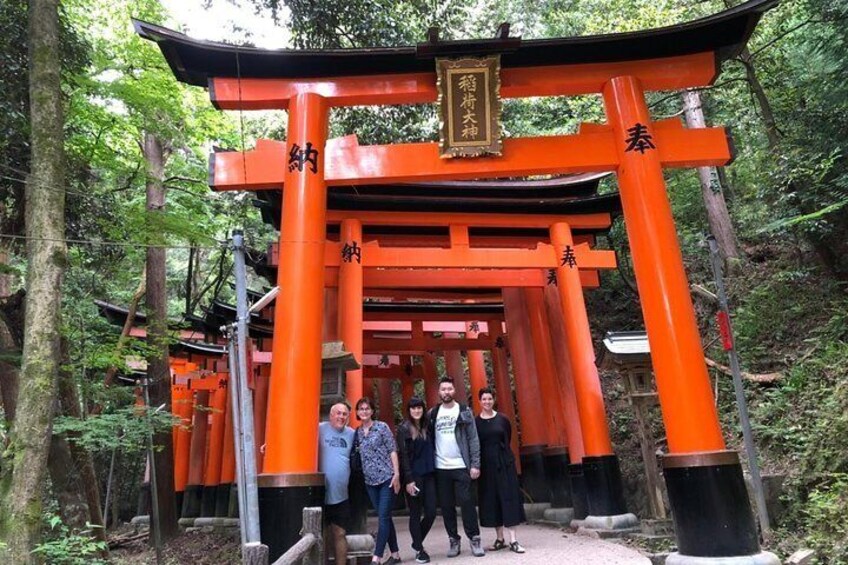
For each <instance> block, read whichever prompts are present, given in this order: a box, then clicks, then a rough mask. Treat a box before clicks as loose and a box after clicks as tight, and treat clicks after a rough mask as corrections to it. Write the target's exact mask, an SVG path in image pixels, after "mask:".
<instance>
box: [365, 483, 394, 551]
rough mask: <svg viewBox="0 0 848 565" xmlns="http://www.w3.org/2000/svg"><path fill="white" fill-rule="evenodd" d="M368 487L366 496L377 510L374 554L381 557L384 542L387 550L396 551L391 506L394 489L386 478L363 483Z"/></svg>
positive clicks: (392, 504) (392, 505)
mask: <svg viewBox="0 0 848 565" xmlns="http://www.w3.org/2000/svg"><path fill="white" fill-rule="evenodd" d="M365 488H366V489H368V498H370V499H371V504H372V505H373V506H374V509H375V510H376V511H377V541H376V543H375V545H374V555H375V556H377V557H380V558H382V557H383V553H385V551H386V543H387V542H388V544H389V551H391V552H392V553H397V552H398V550H399V548H398V542H397V534H396V533H395V524H394V522H392V507H394V504H395V491H393V490H392V481H391V480H388V481H386V482H385V483H381V484H379V485H365Z"/></svg>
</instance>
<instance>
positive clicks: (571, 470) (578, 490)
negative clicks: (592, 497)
mask: <svg viewBox="0 0 848 565" xmlns="http://www.w3.org/2000/svg"><path fill="white" fill-rule="evenodd" d="M568 481H569V482H570V483H571V503H572V504H573V505H574V506H573V508H574V519H575V520H582V519H583V518H585V517H586V516H588V515H589V500H588V499H587V498H586V479H585V478H584V477H583V464H582V463H572V464H570V465H569V466H568Z"/></svg>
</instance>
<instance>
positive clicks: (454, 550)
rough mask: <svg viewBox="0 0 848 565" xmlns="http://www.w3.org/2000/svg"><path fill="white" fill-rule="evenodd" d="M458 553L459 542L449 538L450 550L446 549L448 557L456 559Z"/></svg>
mask: <svg viewBox="0 0 848 565" xmlns="http://www.w3.org/2000/svg"><path fill="white" fill-rule="evenodd" d="M459 551H460V546H459V540H458V539H453V538H450V549H448V557H456V556H457V555H459Z"/></svg>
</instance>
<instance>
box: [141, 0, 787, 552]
mask: <svg viewBox="0 0 848 565" xmlns="http://www.w3.org/2000/svg"><path fill="white" fill-rule="evenodd" d="M775 4H776V0H751V1H749V2H746V3H745V4H743V5H741V6H737V7H736V8H733V9H730V10H727V11H725V12H722V13H721V14H717V15H715V16H711V17H709V18H704V19H703V20H699V21H697V22H690V23H688V24H683V25H679V26H672V27H668V28H662V29H657V30H649V31H645V32H637V33H625V34H617V35H616V34H613V35H607V36H599V37H580V38H569V39H554V40H538V41H528V42H524V43H520V44H519V45H517V46H516V42H515V41H512V42H508V43H509V47H508V48H507V47H504V46H503V45H499V43H498V40H488V41H479V42H477V43H474V42H444V43H428V44H422V45H420V46H419V47H418V48H417V49H416V48H413V47H410V48H393V49H385V50H384V49H369V50H347V51H345V50H337V51H329V52H296V51H287V50H280V51H275V52H269V51H262V50H255V49H245V48H235V47H227V46H222V45H210V44H208V43H206V42H199V41H192V40H189V39H187V38H185V37H184V36H182V35H180V34H176V33H174V32H171V31H168V30H165V29H162V28H158V27H156V26H152V25H149V24H143V23H140V22H137V30H138V31H139V33H140V34H142V35H143V36H145V37H147V38H149V39H152V40H155V41H157V42H158V43H159V44H160V46H161V47H162V50H163V53H164V54H165V56H166V58H167V59H168V62H169V64H170V65H171V68H172V69H173V70H174V72H175V74H176V76H177V77H178V78H179V79H180V80H184V81H186V82H190V83H194V84H200V85H204V86H205V85H207V81H208V86H209V87H210V95H211V98H212V100H213V102H214V103H215V104H216V105H217V106H218V107H219V108H228V109H237V108H243V109H259V108H285V109H288V111H289V122H288V136H287V142H286V143H285V144H279V145H278V146H276V148H273V149H272V148H271V146H270V145H266V146H265V147H263V148H257V150H255V151H252V152H245V153H244V154H239V155H231V156H230V157H231V160H232V161H231V163H232V166H231V167H227V166H226V164H225V161H226V158H221V157H222V156H221V155H218V156H216V159H215V163H214V164H213V166H214V170H215V174H216V177H217V175H218V174H219V173H220V174H221V175H222V176H221V183H220V186H221V187H223V186H224V185H225V184H228V185H229V187H230V188H238V189H259V188H276V189H280V188H283V187H282V186H281V185H280V184H279V181H278V179H279V178H280V176H283V178H284V183H283V185H284V187H285V188H284V193H283V198H284V204H283V216H282V221H281V233H280V249H281V260H280V273H281V279H282V276H283V275H282V274H285V279H284V280H282V281H281V282H284V283H285V284H283V285H280V286H281V292H280V295H279V296H278V298H277V306H278V307H277V308H276V309H275V323H274V327H275V332H274V340H273V343H274V347H273V349H274V351H275V352H276V353H279V355H274V359H273V365H272V377H271V394H270V402H269V408H268V419H269V427H268V430H269V438H268V452H267V454H266V458H265V467H264V473H265V474H264V475H263V477H262V478H261V482H260V505H261V506H262V508H261V509H260V515H261V517H262V520H263V526H265V527H264V528H263V540H266V538H267V540H266V541H267V543H269V545H270V546H271V553H272V557H274V556H276V555H278V554H279V553H281V552H282V551H283V550H284V549H285V548H286V547H287V546H288V545H291V543H293V542H294V540H295V539H296V535H297V534H296V532H297V530H298V528H299V520H297V519H295V518H293V517H292V516H286V510H285V508H286V506H287V505H288V506H289V507H295V508H299V507H302V506H303V504H304V503H309V502H313V501H315V500H316V499H317V498H318V497H319V496H320V487H319V486H318V485H319V481H320V476H316V470H317V441H316V437H315V432H314V431H313V432H311V433H310V431H309V430H308V428H309V426H308V425H307V426H304V425H303V422H317V420H318V414H317V409H318V393H319V385H320V365H321V332H322V328H321V326H322V316H321V311H322V307H323V284H322V282H323V277H324V269H325V265H324V257H325V246H326V241H325V230H326V224H327V222H328V220H329V219H330V217H329V214H328V212H327V210H326V201H327V187H328V186H335V185H339V184H345V185H356V184H363V183H375V182H403V181H406V182H410V181H421V180H433V179H467V178H485V177H506V176H521V175H534V174H559V173H571V172H586V171H606V170H614V171H616V175H617V178H618V184H619V188H620V191H621V199H622V206H623V211H624V217H625V223H626V227H627V233H628V238H629V241H630V247H631V252H632V256H633V265H634V271H635V275H636V280H637V284H638V288H639V292H640V297H641V303H642V311H643V315H644V318H645V324H646V329H647V332H648V336H649V340H650V342H651V356H652V360H653V365H654V369H655V374H656V380H657V389H658V393H659V399H660V404H661V407H662V411H663V419H664V422H665V427H666V432H667V437H668V444H669V450H670V454H669V455H667V456H666V457H664V461H663V463H664V467H665V479H666V484H667V487H668V492H669V499H670V503H671V507H672V511H673V516H674V520H675V525H676V530H677V538H678V547H679V550H680V551H679V554H675V556H673V557H672V558H670V560H669V561H670V562H674V563H680V562H687V560H691V561H698V560H699V559H701V558H703V557H733V556H738V557H740V558H742V557H743V556H751V555H757V554H759V555H758V559H759V562H763V563H766V562H774V563H777V562H778V561H777V560H776V558H774V559H773V560H772V559H771V558H770V557H773V556H770V554H765V553H761V552H760V549H759V544H758V541H757V534H756V527H755V525H754V521H753V515H752V513H751V509H750V505H749V503H748V500H747V497H746V496H745V495H744V493H745V486H744V481H743V478H742V472H741V466H740V464H739V459H738V455H737V454H736V453H735V452H732V451H728V450H726V446H725V443H724V439H723V437H722V432H721V427H720V424H719V420H718V415H717V412H716V409H715V406H714V404H713V398H712V393H711V388H710V381H709V377H708V374H707V370H706V365H705V362H704V354H703V350H702V347H701V343H700V337H699V334H698V327H697V323H696V318H695V313H694V309H693V307H692V303H691V298H690V296H689V293H688V284H687V280H686V273H685V270H684V267H683V261H682V256H681V253H680V249H679V246H678V243H677V239H676V231H675V226H674V221H673V218H672V215H671V208H670V204H669V201H668V197H667V194H666V190H665V184H664V181H663V172H662V171H663V168H667V167H693V166H707V165H712V166H721V165H725V164H727V163H728V162H729V161H730V159H731V152H730V147H729V145H728V143H727V140H726V133H725V131H724V130H723V129H722V128H707V129H695V130H685V129H683V128H682V127H678V126H672V125H670V124H667V123H663V122H654V121H653V120H652V119H651V117H650V114H649V111H648V108H647V105H646V103H645V97H644V93H645V91H646V90H668V89H681V88H688V87H697V86H706V85H708V84H710V83H711V82H712V81H713V80H714V79H715V77H716V75H717V70H718V66H719V64H720V63H721V62H722V61H723V60H724V59H726V58H727V57H730V56H732V55H734V54H735V53H738V51H739V50H740V49H741V48H742V46H743V45H744V44H745V42H746V41H747V39H748V37H749V36H750V33H751V32H752V31H753V28H754V26H755V25H756V23H757V21H758V20H759V17H760V16H761V14H762V13H763V12H764V11H765V10H767V9H768V8H770V7H772V6H774V5H775ZM493 52H494V53H500V54H501V67H502V72H501V76H500V79H501V85H502V86H501V94H502V96H504V97H527V96H554V95H575V94H587V93H600V94H602V96H603V100H604V106H605V110H606V114H607V119H608V123H607V124H604V125H593V126H589V127H585V128H582V129H581V131H580V132H579V133H578V134H576V135H571V136H556V137H549V138H530V139H508V140H505V141H504V142H503V155H502V156H500V157H486V158H478V159H465V160H441V159H439V157H438V146H437V144H435V143H419V144H401V145H394V146H392V145H389V146H374V147H351V146H347V147H345V146H333V145H329V144H327V138H326V132H327V125H328V124H327V122H328V116H329V110H330V108H331V107H339V106H352V105H363V104H365V105H368V104H372V105H377V104H410V103H422V102H433V101H435V99H436V89H435V75H434V73H433V72H432V66H431V65H432V64H433V63H432V57H433V56H435V55H439V56H456V55H458V54H462V55H468V54H483V53H493ZM416 55H418V57H416ZM428 57H429V60H428ZM634 135H638V136H640V138H641V139H645V138H647V139H649V140H651V143H650V144H649V147H648V148H647V149H646V148H645V147H644V146H643V147H640V148H639V149H636V148H635V146H634V144H633V140H634V137H633V136H634ZM307 144H309V145H307ZM304 147H312V148H315V150H316V151H317V152H318V153H317V154H316V155H315V163H314V165H315V166H314V167H309V166H306V167H300V168H298V167H287V164H286V163H287V160H286V157H287V156H288V155H289V152H290V150H292V149H293V150H294V151H297V150H298V148H304ZM281 173H282V175H281ZM216 182H217V181H216ZM549 229H550V239H551V243H552V247H553V251H554V254H553V258H554V260H555V259H556V258H557V257H562V256H563V252H564V251H565V250H566V248H569V247H570V248H573V247H574V241H573V239H572V231H571V228H570V226H569V225H568V224H567V223H565V222H562V221H559V220H557V221H555V222H554V223H551V224H550V225H549ZM341 232H342V240H343V241H362V224H361V220H360V219H358V218H354V217H351V218H345V219H343V220H342V225H341ZM445 255H447V254H445ZM396 259H397V260H398V261H401V262H403V261H404V260H405V258H404V257H400V256H398V257H396ZM356 265H357V263H354V262H349V263H345V264H343V265H342V266H341V267H340V268H341V272H340V277H341V278H342V280H343V281H346V282H345V284H343V285H342V288H340V294H341V295H342V296H343V298H344V300H346V302H345V303H346V304H351V305H354V304H361V303H362V288H363V287H362V268H361V265H359V268H357V266H356ZM455 265H458V266H462V264H460V263H455ZM480 266H489V267H491V266H493V265H482V264H481V265H480ZM495 266H496V265H495ZM347 272H350V274H346V273H347ZM556 272H557V279H558V292H559V295H560V298H561V301H562V310H563V318H564V322H565V330H566V336H567V343H568V350H569V353H570V354H571V361H572V372H573V377H574V385H575V393H576V399H577V407H578V412H579V415H580V420H581V423H583V424H584V425H583V426H582V433H583V438H582V439H583V444H584V448H585V451H586V457H584V459H583V462H584V465H585V467H586V469H585V471H586V472H585V478H586V482H587V484H590V486H593V487H594V488H592V489H590V490H591V491H595V492H601V491H603V490H604V489H606V488H609V487H610V486H611V485H612V488H613V489H614V488H615V484H616V482H617V478H618V474H619V471H618V465H617V460H616V458H615V456H614V455H613V454H612V450H611V446H610V442H609V434H608V430H607V429H606V426H605V425H601V426H599V425H597V424H598V418H599V416H600V418H603V399H602V394H601V389H600V385H599V382H598V379H597V369H596V367H595V365H594V355H593V354H592V342H591V335H590V334H589V332H588V324H587V319H586V310H585V305H584V303H583V297H582V293H581V288H580V286H581V285H580V280H579V275H578V272H577V270H576V269H573V268H569V266H565V265H562V266H557V267H556ZM351 308H353V306H351ZM357 311H358V312H357ZM345 319H346V320H348V323H346V324H343V328H342V334H343V335H342V337H343V338H344V340H345V343H346V344H348V347H349V349H350V350H351V351H352V352H354V353H355V355H357V356H358V357H359V356H361V354H362V351H361V347H362V345H361V332H358V329H359V328H361V324H362V314H361V308H358V307H356V308H353V310H351V312H350V313H349V314H346V315H345ZM357 333H358V335H356V334H357ZM348 384H349V386H352V387H354V390H356V388H359V390H361V379H358V381H357V379H353V380H352V381H351V382H349V383H348ZM604 424H605V422H604ZM312 427H313V428H314V426H312ZM272 431H273V432H274V434H275V435H276V436H277V437H276V438H275V439H279V440H280V441H273V440H272V438H271V437H270V436H271V432H272ZM283 439H285V444H284V443H283V441H282V440H283ZM592 483H594V484H592ZM616 498H617V496H616V495H615V494H612V495H610V496H606V497H598V498H597V499H595V500H590V501H589V505H590V511H591V512H592V514H600V515H601V516H602V517H603V516H606V518H603V519H602V520H601V521H602V522H604V523H606V521H607V519H610V518H612V517H611V516H609V515H610V514H613V513H614V512H615V510H617V509H618V508H617V507H618V505H617V504H616V502H617V501H616V500H615V499H616Z"/></svg>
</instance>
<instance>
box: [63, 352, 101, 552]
mask: <svg viewBox="0 0 848 565" xmlns="http://www.w3.org/2000/svg"><path fill="white" fill-rule="evenodd" d="M63 349H65V348H64V347H63ZM59 406H60V407H61V408H62V413H63V414H65V415H66V416H70V417H72V418H77V419H82V417H83V413H82V403H81V402H80V398H79V395H78V394H77V387H76V383H75V382H74V380H73V377H72V375H70V374H69V373H67V372H65V371H62V373H61V374H60V376H59ZM75 439H76V437H75V436H74V435H69V437H68V438H67V440H68V442H69V446H70V450H71V457H72V458H73V461H74V466H75V467H76V470H77V475H78V480H79V483H78V484H77V490H78V491H79V492H80V494H81V495H82V496H83V498H84V499H85V502H86V506H87V507H88V516H87V517H86V519H87V520H88V522H89V523H91V524H93V525H95V526H103V527H101V528H94V529H93V530H92V535H93V536H94V537H95V538H97V539H99V540H102V541H106V528H105V524H104V523H103V511H102V510H101V509H100V481H99V480H98V479H97V472H96V471H95V469H94V459H93V458H92V457H91V453H89V452H88V451H87V450H86V449H84V448H83V447H81V446H80V445H78V444H77V443H76V441H74V440H75Z"/></svg>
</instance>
